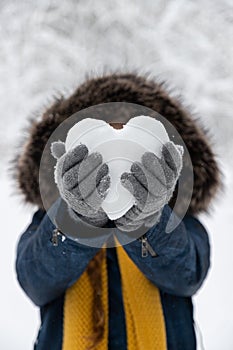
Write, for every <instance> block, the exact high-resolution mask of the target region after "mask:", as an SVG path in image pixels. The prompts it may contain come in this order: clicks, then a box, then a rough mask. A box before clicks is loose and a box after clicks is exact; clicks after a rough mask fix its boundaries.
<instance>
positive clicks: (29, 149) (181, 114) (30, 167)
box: [13, 74, 220, 214]
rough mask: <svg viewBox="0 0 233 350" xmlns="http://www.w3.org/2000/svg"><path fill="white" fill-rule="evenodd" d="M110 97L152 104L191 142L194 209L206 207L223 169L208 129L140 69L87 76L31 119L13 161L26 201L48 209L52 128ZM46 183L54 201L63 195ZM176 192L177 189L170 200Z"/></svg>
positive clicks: (112, 100) (195, 210)
mask: <svg viewBox="0 0 233 350" xmlns="http://www.w3.org/2000/svg"><path fill="white" fill-rule="evenodd" d="M107 102H129V103H134V104H138V105H142V106H145V107H148V108H150V109H152V110H154V111H156V112H158V113H159V114H161V115H162V116H164V117H165V118H166V119H167V120H168V121H169V122H170V123H172V124H173V125H174V127H175V128H176V129H177V131H178V133H179V134H180V135H181V137H182V139H183V141H184V143H185V144H186V147H187V149H188V151H189V154H190V156H191V160H192V164H193V169H194V189H193V194H192V200H191V203H190V206H189V212H190V213H192V214H197V213H199V212H201V211H207V210H208V207H209V202H210V200H211V199H212V198H213V197H214V195H215V193H216V191H217V189H218V188H219V185H220V171H219V168H218V165H217V163H216V160H215V156H214V154H213V151H212V150H211V148H210V145H209V142H208V141H207V132H206V130H204V129H203V128H202V127H201V126H200V124H199V122H198V121H197V120H194V119H193V118H192V117H191V116H190V114H189V112H188V111H187V110H185V109H184V108H183V106H182V105H181V103H180V102H179V101H177V100H176V99H174V98H172V97H171V96H169V94H168V92H167V91H166V90H165V88H164V84H162V83H157V82H155V81H153V80H149V79H147V78H145V77H141V76H138V75H136V74H111V75H106V76H103V77H99V78H93V79H88V80H87V81H86V82H85V83H83V84H82V85H81V86H80V87H78V88H77V89H76V90H75V92H74V93H73V94H72V95H71V96H70V97H68V98H65V97H62V96H61V97H60V98H57V99H56V100H55V102H54V103H53V104H52V105H51V106H50V107H49V108H48V109H47V110H46V111H45V112H44V114H43V115H42V117H41V118H40V119H39V120H31V121H30V126H29V128H28V136H27V140H26V142H25V144H24V147H23V150H22V149H21V150H20V151H19V152H18V155H17V156H16V157H15V159H14V161H13V163H14V169H15V170H14V174H15V177H16V179H17V183H18V187H19V189H20V191H21V193H23V195H24V197H25V200H26V202H30V203H33V204H36V205H38V206H39V207H40V208H43V203H42V200H41V196H40V191H39V166H40V160H41V156H42V152H43V150H44V147H45V145H46V143H47V141H48V139H49V137H50V135H51V134H52V133H53V131H54V130H55V129H56V128H57V127H58V125H59V124H60V123H61V122H63V121H64V120H65V119H66V118H68V117H70V116H71V115H72V114H74V113H75V112H78V111H80V110H82V109H85V108H87V107H90V106H93V105H98V104H101V103H107ZM47 157H50V158H49V163H50V164H51V166H50V167H49V168H48V169H46V171H47V175H46V176H50V177H53V172H54V165H55V160H54V159H52V158H53V157H52V156H51V155H47ZM184 166H185V164H184ZM50 183H51V181H50ZM46 184H47V182H46V178H44V179H43V178H42V179H40V185H41V186H42V187H43V188H44V189H46V191H47V193H48V200H49V201H50V202H51V204H52V203H53V201H54V200H55V199H56V198H57V196H58V193H57V189H56V185H55V184H54V187H53V188H51V186H48V185H47V186H46ZM175 196H176V192H175V193H174V196H173V199H172V201H171V204H172V203H173V202H174V201H175ZM44 204H45V203H44ZM48 204H49V203H46V205H48Z"/></svg>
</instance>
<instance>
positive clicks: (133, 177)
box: [15, 74, 220, 350]
mask: <svg viewBox="0 0 233 350" xmlns="http://www.w3.org/2000/svg"><path fill="white" fill-rule="evenodd" d="M107 102H128V103H134V104H138V105H141V106H144V107H148V108H150V109H152V110H153V111H156V112H158V113H160V114H161V115H162V116H163V117H165V118H166V119H167V120H168V121H169V122H170V123H171V124H172V125H173V126H174V127H175V128H176V129H177V131H178V133H179V134H180V135H181V137H182V140H183V142H184V144H185V145H186V147H187V150H188V152H189V155H190V157H191V161H192V167H193V175H194V183H193V192H192V197H191V201H190V204H189V207H188V210H187V212H186V214H185V216H184V217H183V218H182V220H180V223H179V224H178V226H177V227H175V228H174V229H173V231H172V232H170V233H169V234H166V233H165V230H166V225H167V223H168V220H169V218H170V215H171V213H172V208H173V206H174V202H175V199H176V196H177V183H178V180H179V177H180V174H182V172H183V171H185V169H186V168H187V166H188V165H187V164H186V162H185V161H183V154H182V151H181V148H179V147H178V146H177V145H175V144H174V143H173V142H168V144H166V145H165V146H164V147H163V151H162V155H161V157H156V156H155V155H154V154H153V153H151V152H146V153H145V154H144V155H143V157H142V160H141V162H139V163H138V162H136V163H134V164H133V165H132V167H131V170H130V172H128V173H124V174H122V176H121V181H122V184H123V185H124V186H125V188H126V189H127V190H129V191H131V193H132V194H133V195H134V196H135V199H136V204H135V205H134V206H133V208H131V209H130V210H129V211H128V212H127V213H126V214H125V215H124V216H123V217H122V218H119V219H116V220H112V221H111V220H110V219H108V217H107V216H106V214H105V212H104V211H103V210H102V208H101V203H102V201H103V199H104V198H105V197H106V193H107V191H108V188H109V186H110V183H111V179H110V176H109V169H108V166H107V165H106V164H105V163H103V159H102V157H101V154H98V153H90V152H89V150H88V148H87V147H86V146H85V145H81V146H77V147H76V148H74V149H72V150H71V151H69V152H68V153H65V150H64V144H63V143H62V142H60V143H59V142H58V143H54V144H53V145H52V146H51V147H52V154H53V157H54V158H55V159H56V162H57V165H56V167H57V189H58V193H59V196H57V197H56V198H54V188H55V187H56V186H55V187H54V188H51V186H50V185H48V183H46V181H44V183H43V188H44V189H45V192H46V193H47V198H48V200H50V201H51V203H50V204H51V205H49V210H48V211H46V210H45V206H44V202H43V201H42V198H41V195H40V186H39V167H40V161H41V158H42V153H43V150H44V147H45V145H46V143H47V141H48V139H49V137H50V135H51V134H52V133H53V131H54V130H55V129H56V128H57V127H58V126H59V125H60V124H61V123H62V122H63V121H64V120H66V119H67V118H68V117H69V116H71V115H72V114H74V113H76V112H78V111H81V110H83V109H85V108H87V107H90V106H93V105H99V104H104V103H107ZM55 159H54V161H55ZM15 163H16V164H15V169H16V176H17V183H18V187H19V189H20V190H21V192H22V193H23V194H24V196H25V200H26V202H29V203H32V204H34V205H37V206H38V209H37V210H36V212H35V213H34V215H33V218H32V222H31V223H30V224H29V226H28V227H27V229H26V230H25V232H24V233H23V234H22V235H21V237H20V238H19V241H18V245H17V258H16V271H17V277H18V281H19V283H20V285H21V287H22V288H23V290H24V291H25V293H26V294H27V295H28V297H29V298H30V299H31V300H32V301H33V303H35V304H36V305H37V306H38V307H39V308H40V315H41V326H40V329H39V332H38V337H37V339H36V341H35V345H34V349H37V350H42V349H43V350H45V349H52V350H61V349H62V350H67V349H80V350H87V349H98V350H107V349H109V350H116V349H117V350H126V349H129V350H141V349H147V350H153V349H161V350H162V349H168V350H186V349H187V350H192V349H193V350H194V349H196V347H197V344H196V343H197V342H196V335H195V322H194V318H193V304H192V296H193V295H194V294H195V293H196V292H197V291H198V289H199V288H200V287H201V286H202V283H203V281H204V280H205V278H206V275H207V272H208V269H209V266H210V244H209V239H208V234H207V232H206V229H205V228H204V226H203V225H202V224H201V222H200V221H199V219H198V214H199V213H201V212H204V211H208V209H209V204H210V202H211V200H212V199H213V198H214V196H215V194H216V192H217V190H218V188H219V185H220V171H219V168H218V165H217V162H216V159H215V155H214V153H213V151H212V149H211V147H210V144H209V140H208V136H207V132H206V130H204V129H203V128H202V127H201V125H200V123H199V122H198V121H197V120H194V118H193V117H192V116H191V115H190V114H189V113H188V111H186V110H185V108H184V107H183V106H182V105H181V103H180V102H179V101H177V100H175V99H174V98H172V97H171V96H169V94H168V93H167V92H166V90H165V89H164V87H163V85H162V84H158V83H157V82H156V81H153V80H149V79H147V78H145V77H141V76H138V75H136V74H111V75H105V76H103V77H98V78H93V79H89V80H87V81H86V82H84V83H83V84H82V85H81V86H79V87H78V88H77V89H76V91H75V92H74V93H73V94H72V95H71V96H69V97H66V98H65V97H61V98H59V99H57V100H56V101H55V102H54V103H53V104H52V106H50V107H49V108H48V109H47V110H46V111H45V112H44V114H43V116H42V118H41V119H39V120H34V121H32V124H30V128H29V135H28V137H27V139H26V142H25V145H24V147H23V151H22V150H19V154H18V155H17V156H16V158H15ZM81 169H82V171H81ZM53 170H54V164H53V166H50V168H49V166H48V173H49V177H50V178H52V177H53ZM145 175H146V176H145ZM93 176H94V177H95V178H96V183H95V184H96V188H97V192H95V196H92V195H91V194H92V193H93V191H94V188H92V187H91V186H93V181H90V178H91V177H93ZM164 177H165V179H164ZM42 180H45V179H43V178H42ZM81 184H82V191H81V190H80V186H81ZM149 185H150V186H149ZM85 189H87V192H85ZM83 191H84V192H85V195H83ZM149 192H151V193H149ZM86 198H89V202H88V201H87V200H86ZM148 198H149V199H148ZM67 213H68V215H66V214H67ZM64 215H66V218H68V221H69V224H70V222H72V223H75V225H73V226H70V225H68V226H66V227H65V226H64V225H63V221H62V218H63V219H64ZM51 218H54V220H52V219H51ZM76 224H77V226H76ZM142 224H143V227H144V228H145V232H144V233H143V235H142V236H140V237H139V238H135V239H133V240H132V241H130V242H129V243H127V244H122V245H120V246H117V247H107V248H106V247H105V248H106V249H105V248H104V246H103V247H97V246H91V245H85V244H82V243H81V240H80V239H79V238H80V237H79V235H80V236H82V237H85V234H86V232H87V231H88V229H90V230H92V228H93V229H94V232H95V234H96V232H97V233H98V232H101V231H98V230H101V229H102V228H104V230H105V232H108V230H109V232H110V231H111V230H113V232H116V231H117V232H118V233H119V232H121V235H119V236H118V237H120V238H119V240H121V238H122V237H124V235H131V234H134V233H135V232H136V231H137V230H138V229H139V228H140V227H141V225H142ZM62 225H63V227H62ZM71 227H74V230H72V229H70V230H69V228H71ZM77 227H78V228H77ZM106 230H107V231H106ZM111 232H112V231H111ZM103 243H104V241H103Z"/></svg>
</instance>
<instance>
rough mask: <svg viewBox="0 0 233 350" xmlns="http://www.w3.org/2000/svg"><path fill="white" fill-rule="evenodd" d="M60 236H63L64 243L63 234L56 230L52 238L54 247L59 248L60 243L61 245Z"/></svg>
mask: <svg viewBox="0 0 233 350" xmlns="http://www.w3.org/2000/svg"><path fill="white" fill-rule="evenodd" d="M58 236H62V241H63V240H64V239H63V237H64V235H63V233H62V232H61V231H60V230H59V229H58V228H55V229H54V230H53V235H52V238H51V242H52V244H53V246H54V247H57V246H58V243H59V238H58Z"/></svg>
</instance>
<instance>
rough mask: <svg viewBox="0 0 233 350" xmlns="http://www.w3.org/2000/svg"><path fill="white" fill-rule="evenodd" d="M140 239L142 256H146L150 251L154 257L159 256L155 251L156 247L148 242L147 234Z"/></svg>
mask: <svg viewBox="0 0 233 350" xmlns="http://www.w3.org/2000/svg"><path fill="white" fill-rule="evenodd" d="M138 239H139V240H140V241H141V255H142V258H146V257H147V256H148V252H149V253H150V255H151V256H152V257H155V256H157V253H156V252H155V251H154V249H153V248H152V246H151V245H150V243H149V242H148V240H147V237H146V235H143V236H141V237H140V238H138Z"/></svg>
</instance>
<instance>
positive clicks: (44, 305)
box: [16, 200, 210, 350]
mask: <svg viewBox="0 0 233 350" xmlns="http://www.w3.org/2000/svg"><path fill="white" fill-rule="evenodd" d="M60 205H61V203H60V200H57V201H56V202H55V204H54V205H53V207H52V208H51V213H52V212H53V213H55V217H56V213H57V211H58V208H59V206H60ZM170 214H171V209H170V207H169V206H168V205H166V206H165V207H164V210H163V213H162V217H161V219H160V222H159V223H158V224H157V225H156V226H154V227H152V228H151V229H149V230H148V232H147V233H146V236H147V239H148V242H149V243H150V245H151V246H152V247H153V249H154V250H155V251H156V253H157V256H156V257H152V256H151V255H150V254H149V255H148V256H147V257H142V256H141V242H140V241H139V240H137V239H136V240H135V241H133V242H131V243H128V244H127V245H125V246H124V249H125V250H126V252H127V253H128V255H129V257H130V258H131V259H132V260H133V261H134V263H135V264H136V265H137V266H138V268H139V269H140V270H141V271H142V272H143V273H144V274H145V276H146V277H147V278H148V279H149V280H150V281H152V282H153V283H154V284H155V285H156V286H157V287H158V288H159V290H160V294H161V302H162V306H163V312H164V317H165V324H166V334H167V344H168V350H195V349H196V337H195V330H194V320H193V305H192V298H191V297H192V296H193V295H194V294H195V292H196V291H197V290H198V289H199V288H200V286H201V284H202V282H203V280H204V279H205V277H206V274H207V271H208V268H209V265H210V246H209V240H208V235H207V233H206V230H205V228H204V227H203V225H202V224H201V223H200V222H199V220H198V219H196V218H194V217H193V216H190V215H186V216H185V217H184V219H183V220H182V222H181V223H180V224H179V225H178V227H177V228H176V229H175V230H173V231H172V232H171V233H170V234H167V233H165V232H164V231H165V227H166V224H167V222H168V219H169V217H170ZM53 215H54V214H50V217H52V216H53ZM50 217H49V216H48V214H46V213H45V212H44V211H43V210H38V211H37V212H36V213H35V214H34V216H33V219H32V222H31V224H30V225H29V226H28V228H27V229H26V231H25V232H24V233H23V234H22V236H21V238H20V240H19V242H18V247H17V261H16V270H17V276H18V280H19V283H20V285H21V286H22V288H23V289H24V291H25V292H26V294H27V295H28V297H29V298H30V299H31V300H32V301H33V302H34V303H35V304H36V305H38V306H39V307H40V314H41V327H40V330H39V334H38V337H37V339H36V341H35V347H34V349H37V350H61V349H62V327H63V301H64V294H65V291H66V289H67V288H68V287H70V286H71V285H72V284H73V283H74V282H75V281H76V280H77V279H78V278H79V277H80V275H81V274H82V272H83V271H84V270H85V268H86V267H87V265H88V263H89V261H90V260H91V259H92V258H93V257H94V256H95V254H96V253H97V252H98V250H99V248H94V247H89V246H87V245H84V244H81V243H78V242H76V241H74V240H73V239H71V238H69V237H68V236H67V235H68V234H69V232H66V233H65V234H66V236H67V237H66V239H65V240H64V239H62V236H58V244H57V245H54V244H53V243H52V236H53V230H54V229H55V225H54V224H53V222H52V221H51V219H50ZM84 229H85V227H84ZM111 229H112V228H109V230H111ZM114 229H115V230H117V229H116V228H114ZM107 266H108V278H109V312H110V315H109V350H126V349H127V345H126V339H127V338H126V329H125V319H124V310H123V302H122V292H121V280H120V272H119V267H118V263H117V255H116V251H115V248H108V249H107ZM148 312H149V311H148ZM146 350H154V349H146Z"/></svg>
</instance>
